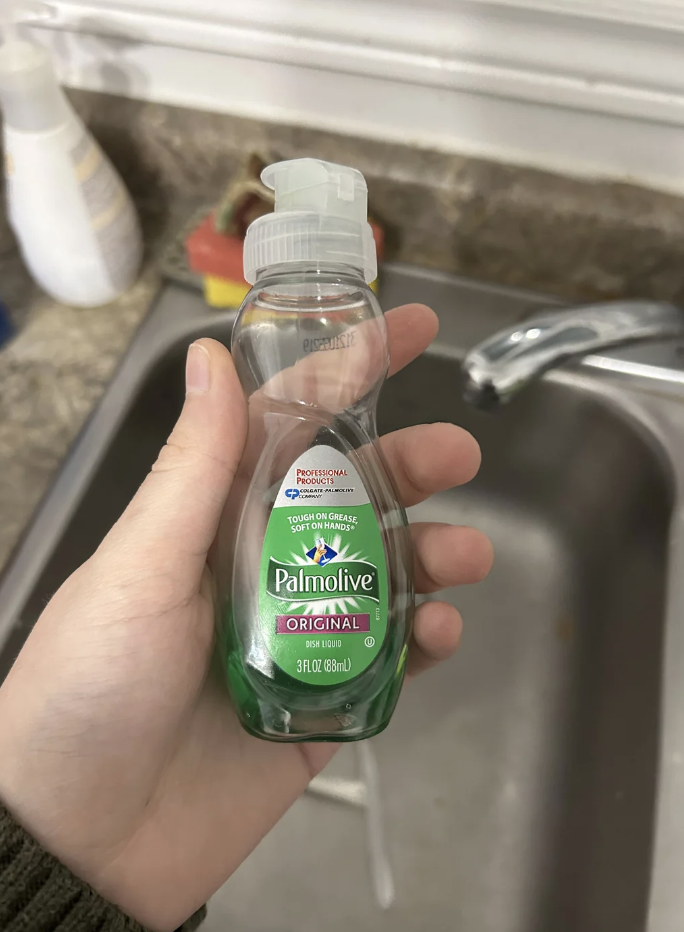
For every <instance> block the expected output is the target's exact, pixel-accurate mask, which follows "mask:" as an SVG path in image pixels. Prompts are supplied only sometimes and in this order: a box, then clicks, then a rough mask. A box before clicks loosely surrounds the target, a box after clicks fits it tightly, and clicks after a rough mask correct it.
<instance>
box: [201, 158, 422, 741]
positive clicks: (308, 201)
mask: <svg viewBox="0 0 684 932" xmlns="http://www.w3.org/2000/svg"><path fill="white" fill-rule="evenodd" d="M263 177H264V181H265V182H266V183H267V184H269V185H270V186H272V187H273V188H274V189H275V191H276V210H275V213H274V214H272V215H269V216H267V217H262V218H260V220H257V221H256V223H255V224H253V225H252V227H251V228H250V231H249V232H248V236H247V241H246V244H245V277H246V278H247V279H248V281H251V282H253V283H254V282H255V286H254V287H253V289H252V291H251V292H250V294H249V295H248V296H247V298H246V300H245V302H244V304H243V305H242V308H241V310H240V313H239V316H238V318H237V321H236V324H235V329H234V332H233V344H232V350H233V358H234V361H235V365H236V368H237V371H238V375H239V377H240V380H241V382H242V385H243V388H244V391H245V394H246V396H247V398H248V409H249V435H248V441H247V446H246V449H245V453H244V456H243V459H242V462H241V465H240V468H239V470H238V475H237V476H236V481H235V483H234V487H233V492H232V493H231V496H230V500H229V502H228V505H227V508H226V513H225V516H224V520H223V522H222V526H221V529H220V532H219V546H218V552H217V575H218V582H219V602H218V604H219V618H218V623H219V646H220V652H221V660H222V665H223V669H224V670H225V674H226V678H227V682H228V685H229V688H230V691H231V694H232V697H233V701H234V703H235V706H236V709H237V712H238V715H239V718H240V720H241V722H242V724H243V726H244V727H245V728H246V729H247V731H249V732H251V733H252V734H254V735H257V736H258V737H261V738H267V739H271V740H276V741H312V740H320V741H328V740H329V741H353V740H358V739H361V738H367V737H370V736H371V735H374V734H377V733H378V732H379V731H382V729H383V728H385V726H386V725H387V724H388V722H389V720H390V717H391V715H392V712H393V710H394V707H395V705H396V702H397V699H398V696H399V692H400V689H401V685H402V681H403V677H404V670H405V662H406V644H407V641H408V638H409V635H410V629H411V622H412V617H413V607H414V596H413V578H412V552H411V544H410V536H409V532H408V525H407V521H406V515H405V512H404V510H403V508H402V506H401V505H400V504H399V502H398V500H397V495H396V492H395V489H394V485H393V482H392V479H391V476H390V474H389V472H388V469H387V465H386V463H385V461H384V459H383V456H382V453H381V451H380V448H379V446H378V444H377V433H376V423H375V410H376V404H377V400H378V395H379V392H380V389H381V387H382V384H383V382H384V380H385V378H386V376H387V370H388V365H389V352H388V341H387V331H386V325H385V320H384V317H383V314H382V311H381V310H380V307H379V305H378V303H377V301H376V299H375V296H374V295H373V293H372V291H371V290H370V288H369V287H368V285H367V282H370V281H372V280H373V279H374V278H375V274H376V258H375V245H374V243H373V239H372V233H371V230H370V227H369V226H368V223H367V220H366V210H367V206H366V205H367V192H366V185H365V181H364V179H363V176H362V175H361V174H360V173H359V172H357V171H354V170H353V169H349V168H344V167H342V166H337V165H331V164H328V163H325V162H318V161H315V160H313V159H301V160H296V161H293V162H281V163H278V164H277V165H274V166H270V168H268V169H266V170H265V172H264V176H263ZM274 260H275V261H274Z"/></svg>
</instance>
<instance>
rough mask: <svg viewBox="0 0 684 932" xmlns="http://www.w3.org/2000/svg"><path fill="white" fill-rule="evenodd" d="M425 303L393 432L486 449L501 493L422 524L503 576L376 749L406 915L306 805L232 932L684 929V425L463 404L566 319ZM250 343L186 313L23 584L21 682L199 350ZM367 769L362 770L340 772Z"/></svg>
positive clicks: (428, 296)
mask: <svg viewBox="0 0 684 932" xmlns="http://www.w3.org/2000/svg"><path fill="white" fill-rule="evenodd" d="M407 300H422V301H424V302H426V303H431V304H432V305H433V306H434V307H435V309H436V310H437V311H438V313H439V314H440V317H441V318H442V324H443V326H442V333H441V336H440V339H439V342H438V343H437V344H436V345H435V347H434V348H433V350H432V351H431V352H430V353H429V354H427V355H425V356H423V357H422V358H420V359H419V360H417V361H416V362H415V363H413V364H412V365H411V366H410V367H409V368H407V369H406V370H404V372H402V373H400V374H399V375H398V376H396V377H395V378H393V379H392V380H391V381H390V382H389V383H388V384H387V386H386V388H385V390H384V392H383V395H382V401H381V406H380V418H379V420H380V426H381V428H382V430H383V432H384V431H389V430H396V429H398V428H401V427H406V426H408V425H411V424H417V423H420V422H424V421H452V422H453V423H456V424H460V425H462V426H464V427H466V428H467V429H468V430H470V431H472V433H473V434H474V435H475V436H476V437H477V439H478V440H479V442H480V444H481V446H482V452H483V468H482V471H481V474H480V475H479V477H478V478H477V479H476V481H474V482H473V483H472V484H471V485H469V486H468V487H466V488H464V489H458V490H454V491H451V492H447V493H444V494H442V495H439V496H437V497H436V498H434V499H433V500H432V501H430V502H428V503H426V504H423V505H420V506H418V507H416V508H413V509H412V517H413V518H414V519H416V520H439V521H452V522H456V523H468V524H472V525H475V526H477V527H479V528H482V529H483V530H484V531H486V532H487V533H488V534H489V535H490V536H491V538H492V540H493V542H494V546H495V550H496V565H495V568H494V570H493V572H492V574H491V576H490V578H489V579H488V580H487V581H486V582H485V583H484V584H482V585H480V586H477V587H472V588H462V589H454V590H449V591H447V592H445V593H440V594H438V595H437V596H435V597H437V598H446V599H448V600H449V601H452V602H453V603H454V604H455V605H457V606H458V607H459V609H460V610H461V611H462V613H463V615H464V619H465V623H466V628H465V634H464V639H463V646H462V649H461V651H460V653H459V655H458V657H457V658H456V659H454V660H453V661H451V662H449V663H447V664H444V665H443V666H442V667H440V668H439V669H438V670H436V671H434V672H432V673H430V674H427V675H426V676H425V677H424V678H422V679H421V680H419V681H417V682H416V683H414V684H412V685H411V686H410V687H409V688H408V689H407V690H406V691H405V693H404V696H403V698H402V700H401V703H400V706H399V709H398V712H397V714H396V717H395V719H394V721H393V723H392V725H391V726H390V728H389V729H388V730H387V731H386V732H385V733H384V734H382V735H381V736H379V737H378V738H377V739H374V741H373V746H374V748H375V752H376V756H377V759H378V763H379V768H380V773H381V781H382V788H383V805H384V814H385V822H386V834H387V847H388V851H389V856H390V860H391V862H392V866H393V870H394V873H395V879H396V886H397V900H396V903H395V905H394V906H393V907H392V908H391V909H390V910H388V911H383V910H381V909H380V908H379V907H378V906H376V905H375V903H374V900H373V894H372V887H371V884H370V882H369V876H368V874H369V871H368V866H367V863H366V850H365V840H364V822H363V816H362V814H361V813H360V812H359V813H356V812H350V810H349V809H347V808H345V807H341V806H337V805H335V804H333V803H330V802H328V801H322V800H320V799H316V798H313V797H309V796H306V797H304V798H303V799H302V800H300V801H299V802H298V803H297V804H296V805H295V806H294V807H293V809H292V810H291V811H290V813H289V814H288V815H287V817H286V818H285V819H284V820H283V821H282V823H281V824H280V825H279V826H278V827H277V828H276V830H275V831H274V832H273V833H272V835H270V836H269V837H268V838H267V839H266V840H265V841H264V842H263V844H262V845H261V846H260V847H259V848H258V849H257V851H256V852H255V853H254V854H253V855H252V857H251V858H250V859H249V860H248V861H247V862H246V863H245V864H244V865H243V867H242V868H241V869H240V870H239V871H238V872H237V874H236V875H235V876H234V877H233V878H232V879H231V880H230V881H229V883H228V884H227V885H226V887H225V888H224V890H222V891H221V892H220V893H219V894H218V895H217V897H216V898H215V901H214V904H213V909H212V911H211V914H210V918H209V920H208V923H207V926H206V928H207V930H209V932H219V930H224V929H227V928H229V929H231V930H234V932H287V930H292V929H297V932H320V930H322V929H325V930H326V932H338V930H339V932H343V930H344V932H347V930H348V929H349V928H355V929H357V930H359V932H366V930H368V932H370V930H373V932H375V930H378V932H380V930H388V932H389V930H392V932H398V930H436V932H441V930H444V932H447V930H449V932H451V930H456V929H458V930H461V929H462V930H466V932H550V930H553V932H580V930H581V932H645V930H647V929H648V930H655V929H656V928H657V929H658V932H661V930H668V932H669V930H675V929H676V928H681V922H680V917H681V915H682V911H681V910H680V911H679V913H678V917H677V918H676V921H675V915H674V912H672V911H671V910H670V906H669V902H670V901H669V900H668V897H669V896H671V894H672V891H671V889H670V885H669V884H665V886H666V887H667V890H666V891H665V893H663V894H662V895H660V900H659V902H661V906H662V909H661V910H660V913H659V914H658V916H655V914H654V909H655V907H654V905H653V896H654V894H653V887H654V871H655V869H656V868H655V866H654V865H657V864H659V863H660V861H662V871H663V877H666V876H667V873H668V869H669V866H670V863H671V862H670V858H671V853H672V851H671V849H672V844H671V843H672V838H671V837H669V836H668V837H667V838H666V837H665V835H663V839H664V840H663V842H662V844H663V846H664V847H663V851H662V853H661V854H660V855H658V856H656V855H657V851H656V849H657V847H658V846H657V842H658V841H659V839H660V835H661V834H663V833H665V834H667V831H668V826H667V825H666V826H665V827H664V828H663V830H662V832H661V831H660V830H659V827H658V826H659V819H660V820H661V821H663V820H664V821H665V822H667V823H668V825H670V822H671V820H670V818H669V816H668V815H667V811H666V810H664V809H663V806H665V803H664V802H663V793H664V789H663V781H664V780H666V777H665V776H664V775H663V768H662V766H661V759H662V754H663V748H662V742H663V732H664V729H665V725H664V716H665V715H666V713H667V707H668V705H667V702H666V698H667V695H666V694H667V688H666V687H667V682H668V679H667V678H668V676H669V673H668V672H667V669H666V667H667V665H666V663H665V657H666V651H665V644H666V637H667V633H668V617H669V616H668V605H669V604H671V601H672V595H671V591H670V588H669V586H668V580H667V575H666V571H667V567H668V563H669V562H670V561H671V556H672V555H671V549H670V548H671V542H670V524H671V519H672V516H673V513H674V512H675V500H676V494H677V480H676V477H675V475H674V473H673V468H672V463H671V456H670V455H669V453H668V450H667V445H666V444H665V443H664V441H663V436H662V430H661V427H662V423H664V420H667V419H666V418H665V416H664V415H663V416H662V418H661V419H660V420H658V418H657V417H656V415H655V414H654V411H655V408H654V407H653V406H654V405H656V406H660V407H658V411H661V410H665V409H667V410H669V408H667V406H668V405H670V404H671V405H672V410H674V409H675V407H681V406H680V405H678V403H676V402H675V401H671V400H669V398H665V400H663V397H662V396H663V392H662V391H655V390H654V388H653V386H651V387H650V389H649V391H645V392H644V393H643V395H644V399H645V400H644V401H643V404H642V403H641V402H640V401H639V398H640V395H639V392H640V391H641V388H640V387H639V386H637V388H635V386H634V384H632V383H633V382H634V381H635V380H634V379H631V380H627V381H626V380H625V377H618V376H616V375H615V374H614V373H613V374H611V373H609V372H604V373H603V374H601V373H599V372H598V369H597V370H596V372H593V373H591V374H588V370H587V369H586V367H584V368H580V367H576V368H575V369H570V370H565V371H563V372H555V373H552V374H550V375H548V376H547V377H545V378H544V379H543V380H542V381H540V382H538V383H536V384H535V385H533V386H531V387H530V389H529V390H528V391H526V392H525V393H523V394H522V395H521V396H520V398H518V399H517V400H516V401H515V402H513V403H512V404H511V405H510V406H509V407H507V408H505V409H503V410H502V411H500V412H498V413H497V414H496V415H487V414H483V413H480V412H477V411H475V410H473V409H471V408H469V407H468V406H466V405H465V404H464V403H463V402H462V401H461V395H460V365H459V359H460V358H461V357H462V355H463V353H464V351H465V350H466V349H467V348H468V347H469V346H470V345H472V343H474V342H475V341H476V340H479V339H480V338H481V337H482V336H484V335H485V334H486V333H488V332H491V331H493V330H494V329H496V328H497V327H499V326H501V325H504V324H506V323H509V322H510V321H511V320H516V319H521V318H522V317H524V316H525V314H526V313H528V312H531V311H533V310H535V309H537V308H538V306H539V304H540V303H541V299H540V298H539V297H537V296H533V295H528V294H525V293H522V292H512V291H508V290H504V289H497V288H493V287H487V286H482V285H476V284H472V283H466V282H463V281H459V280H457V279H454V278H450V277H448V276H441V275H434V274H428V273H423V272H418V271H416V270H411V269H406V268H401V267H395V268H389V269H388V270H387V273H386V284H385V291H384V295H383V301H384V304H385V305H386V306H390V305H392V304H396V303H401V302H403V301H407ZM546 303H547V304H548V302H546ZM231 323H232V317H231V315H230V314H222V315H215V314H214V315H211V314H209V313H208V312H207V311H206V308H204V306H203V304H202V302H201V300H200V299H199V297H198V296H196V295H194V294H193V293H192V292H190V291H185V290H183V289H179V288H175V287H174V288H171V287H170V288H168V289H167V290H166V291H165V293H164V295H163V296H162V298H161V300H160V302H159V304H158V305H157V307H156V309H155V310H154V312H153V313H152V315H151V317H150V318H149V320H148V321H147V322H146V324H145V326H144V327H143V329H142V330H141V332H140V334H139V336H138V338H137V340H136V342H135V344H134V346H133V347H132V349H131V351H130V353H129V355H128V357H127V358H126V360H125V361H124V363H123V365H122V367H121V369H120V371H119V373H118V375H117V376H116V379H115V381H114V383H113V385H112V387H111V389H110V390H109V392H108V393H107V396H106V397H105V399H104V401H103V403H102V405H101V406H100V408H99V409H98V411H97V412H96V414H95V415H94V417H93V418H92V420H91V422H90V423H89V425H87V427H86V429H85V431H84V433H83V434H82V436H81V438H80V439H79V441H78V443H77V444H76V446H75V447H74V450H73V451H72V453H71V455H70V457H69V459H68V461H67V463H66V464H65V466H64V468H63V470H62V472H61V474H60V476H59V478H58V480H57V482H56V484H55V487H54V489H53V491H52V493H51V494H50V495H49V496H48V498H47V499H46V501H45V502H44V504H43V506H42V508H41V510H40V511H39V513H38V515H37V517H36V520H35V522H34V525H33V527H32V529H31V530H30V531H29V533H28V535H27V537H26V539H25V541H24V543H23V546H22V547H20V548H19V550H18V551H17V553H16V555H15V558H14V560H13V562H12V564H11V565H10V567H9V568H8V570H7V571H6V573H5V576H4V580H3V582H2V584H0V643H3V647H2V651H1V653H0V675H4V674H5V673H6V671H7V669H8V668H9V665H10V664H11V662H12V659H13V657H14V656H15V655H16V653H17V651H18V649H19V648H20V647H21V644H22V643H23V640H24V638H25V637H26V634H27V632H28V631H29V630H30V628H31V626H32V624H33V623H34V621H35V619H36V618H37V616H38V615H39V613H40V611H41V609H42V607H43V606H44V605H45V602H46V600H47V599H49V597H50V595H51V594H52V593H53V592H54V591H55V589H56V588H57V587H58V586H59V584H60V583H61V582H62V581H63V580H64V579H65V578H66V576H67V575H68V574H69V573H70V572H71V571H72V570H73V569H75V568H76V567H77V566H78V565H79V564H80V563H81V562H82V561H83V560H85V559H86V558H87V557H88V556H89V555H90V554H91V553H92V552H93V550H94V549H95V547H96V546H97V545H98V543H99V542H100V540H101V539H102V537H103V535H104V534H105V533H106V532H107V530H108V529H109V527H110V526H111V525H112V523H113V522H114V521H115V520H116V518H117V517H118V515H119V514H120V513H121V511H122V510H123V509H124V507H125V506H126V504H127V502H128V501H129V500H130V498H131V496H132V495H133V493H134V491H135V489H136V488H137V487H138V485H139V484H140V482H141V481H142V479H143V477H144V476H145V474H146V472H147V471H148V469H149V468H150V465H151V464H152V462H153V460H154V459H155V457H156V454H157V452H158V450H159V448H160V447H161V445H162V444H163V443H164V441H165V439H166V437H167V436H168V434H169V433H170V430H171V427H172V425H173V423H174V421H175V418H176V417H177V414H178V411H179V409H180V406H181V403H182V398H183V365H184V354H185V349H186V347H187V345H188V343H189V342H190V341H191V340H192V339H195V338H196V337H197V336H199V335H209V336H213V337H215V338H217V339H219V340H222V341H224V342H228V341H229V338H230V327H231ZM604 368H605V367H604ZM651 368H652V367H651ZM621 378H622V381H621ZM637 381H638V380H637ZM628 383H629V384H628ZM649 384H650V383H649ZM658 385H659V383H658ZM665 394H666V393H665ZM649 405H650V407H649ZM426 455H429V451H426ZM683 702H684V699H683ZM673 728H674V724H673ZM680 731H681V732H682V733H684V730H680ZM678 735H679V732H678ZM673 747H674V746H673ZM682 747H683V749H684V744H683V745H682ZM682 761H684V756H683V757H682ZM353 764H354V755H353V751H352V749H345V750H344V752H343V753H342V754H341V755H340V756H339V758H338V759H337V760H336V762H335V763H334V764H333V765H332V766H333V768H335V769H337V770H339V771H340V772H346V771H348V770H349V768H351V767H353ZM671 792H672V789H671V788H670V789H668V790H667V793H668V794H670V795H671ZM668 798H669V796H668ZM679 808H681V806H680V807H679ZM670 827H671V825H670ZM683 850H684V849H683ZM293 852H297V854H296V857H294V856H293ZM679 863H680V867H681V863H684V858H683V859H682V860H680V862H679ZM663 883H665V881H663ZM666 894H667V895H666ZM672 895H673V894H672ZM649 915H650V919H649ZM670 920H671V924H668V923H669V922H670Z"/></svg>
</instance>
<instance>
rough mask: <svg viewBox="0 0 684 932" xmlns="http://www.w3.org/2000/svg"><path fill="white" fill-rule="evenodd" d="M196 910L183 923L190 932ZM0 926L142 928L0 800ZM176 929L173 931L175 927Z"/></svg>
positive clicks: (60, 930) (87, 930)
mask: <svg viewBox="0 0 684 932" xmlns="http://www.w3.org/2000/svg"><path fill="white" fill-rule="evenodd" d="M205 914H206V909H202V910H200V912H198V913H196V914H195V915H194V916H193V917H192V918H191V919H189V920H188V921H187V922H186V923H185V924H184V925H183V926H181V930H182V932H192V930H194V929H196V928H197V927H198V926H199V924H200V923H201V921H202V920H203V919H204V916H205ZM0 929H1V930H2V932H145V929H144V928H143V927H142V926H141V925H140V924H139V923H137V922H134V921H133V919H130V918H129V917H128V916H126V915H124V913H122V912H121V910H120V909H118V908H117V907H116V906H113V905H112V904H111V903H108V902H107V901H106V900H104V899H103V898H102V897H101V896H100V895H99V894H98V893H96V892H95V891H94V890H93V889H92V887H90V886H88V884H87V883H85V882H84V881H82V880H79V879H78V877H75V876H74V875H73V874H72V873H71V872H70V871H69V870H67V868H66V867H64V865H63V864H61V863H60V862H59V861H57V860H56V859H55V858H53V857H52V855H51V854H48V853H47V852H46V851H43V849H42V848H41V847H40V845H39V844H38V842H37V841H35V840H34V839H33V838H32V837H31V836H30V835H28V834H27V833H26V832H25V831H24V829H23V828H21V826H19V825H18V824H17V823H16V822H15V821H14V819H13V818H12V816H11V815H10V814H9V813H8V812H7V810H6V809H5V808H4V807H3V806H2V805H1V804H0ZM181 930H179V932H181Z"/></svg>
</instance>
